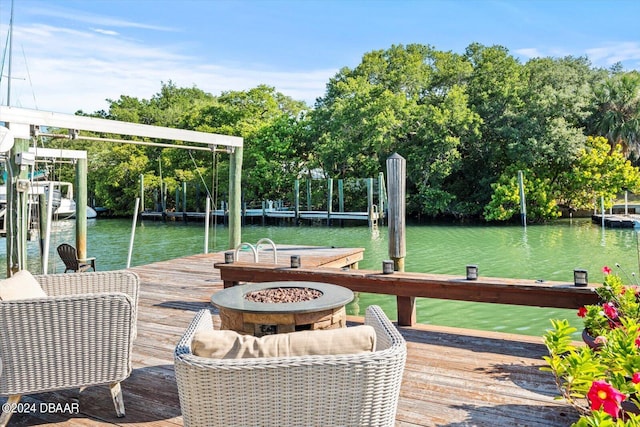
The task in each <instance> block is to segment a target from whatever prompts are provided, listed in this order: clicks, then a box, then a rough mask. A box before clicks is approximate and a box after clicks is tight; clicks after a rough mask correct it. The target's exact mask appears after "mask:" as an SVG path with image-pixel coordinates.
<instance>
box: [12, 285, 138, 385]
mask: <svg viewBox="0 0 640 427" xmlns="http://www.w3.org/2000/svg"><path fill="white" fill-rule="evenodd" d="M134 316H135V302H134V301H133V300H132V298H131V297H130V296H128V295H126V294H123V293H95V294H83V295H76V296H57V297H47V298H37V299H29V300H14V301H1V302H0V360H1V361H2V372H1V375H0V395H12V394H17V395H19V394H30V393H33V392H44V391H50V390H59V389H66V388H76V387H83V386H87V385H91V384H102V383H113V382H117V381H121V380H123V379H125V378H127V377H128V376H129V373H130V372H131V351H132V347H133V335H134V333H135V328H132V321H133V319H134Z"/></svg>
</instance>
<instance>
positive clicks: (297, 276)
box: [214, 262, 598, 309]
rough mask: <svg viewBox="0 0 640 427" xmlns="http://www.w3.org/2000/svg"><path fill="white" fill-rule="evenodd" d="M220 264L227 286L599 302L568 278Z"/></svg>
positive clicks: (555, 303)
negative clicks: (294, 284)
mask: <svg viewBox="0 0 640 427" xmlns="http://www.w3.org/2000/svg"><path fill="white" fill-rule="evenodd" d="M214 266H215V267H216V268H218V269H219V270H220V275H221V278H222V280H223V281H224V282H225V286H230V285H234V284H237V283H238V282H271V281H283V280H284V281H311V282H326V283H333V284H335V285H339V286H344V287H346V288H349V289H351V290H352V291H354V292H368V293H376V294H388V295H396V296H402V297H423V298H439V299H449V300H459V301H473V302H488V303H499V304H514V305H524V306H534V307H554V308H570V309H572V308H579V307H581V306H583V305H585V304H594V303H596V302H597V301H598V295H597V294H596V293H595V291H594V290H595V286H588V287H576V286H574V285H573V283H567V282H551V281H545V282H539V281H535V280H522V279H506V278H494V277H479V278H478V279H477V280H467V279H466V278H463V277H459V276H452V275H445V274H426V273H410V272H394V273H393V274H382V272H380V271H374V270H342V269H335V268H288V267H282V266H274V265H268V264H252V263H240V262H236V263H231V264H224V263H218V264H215V265H214Z"/></svg>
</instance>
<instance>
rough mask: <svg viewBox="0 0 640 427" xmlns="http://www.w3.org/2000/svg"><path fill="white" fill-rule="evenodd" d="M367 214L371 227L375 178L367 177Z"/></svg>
mask: <svg viewBox="0 0 640 427" xmlns="http://www.w3.org/2000/svg"><path fill="white" fill-rule="evenodd" d="M366 182H367V214H368V216H369V220H368V221H369V228H371V227H373V178H367V181H366Z"/></svg>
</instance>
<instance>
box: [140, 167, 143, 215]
mask: <svg viewBox="0 0 640 427" xmlns="http://www.w3.org/2000/svg"><path fill="white" fill-rule="evenodd" d="M142 212H144V174H140V207H139V213H142Z"/></svg>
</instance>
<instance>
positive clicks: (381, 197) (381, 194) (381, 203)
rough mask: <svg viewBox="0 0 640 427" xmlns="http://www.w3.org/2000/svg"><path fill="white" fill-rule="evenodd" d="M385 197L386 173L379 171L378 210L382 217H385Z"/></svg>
mask: <svg viewBox="0 0 640 427" xmlns="http://www.w3.org/2000/svg"><path fill="white" fill-rule="evenodd" d="M384 197H385V191H384V173H382V172H380V173H378V212H379V214H380V217H381V218H384V209H385V208H384V204H385V201H384Z"/></svg>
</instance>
